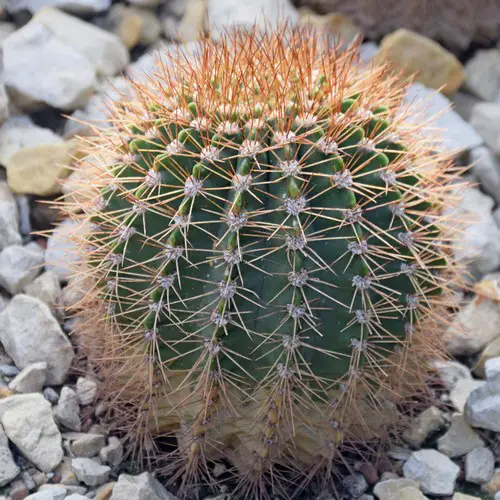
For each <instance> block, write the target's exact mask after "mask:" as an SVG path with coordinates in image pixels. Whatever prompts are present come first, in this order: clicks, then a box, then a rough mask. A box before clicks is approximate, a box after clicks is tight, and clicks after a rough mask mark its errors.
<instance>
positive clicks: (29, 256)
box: [0, 242, 43, 295]
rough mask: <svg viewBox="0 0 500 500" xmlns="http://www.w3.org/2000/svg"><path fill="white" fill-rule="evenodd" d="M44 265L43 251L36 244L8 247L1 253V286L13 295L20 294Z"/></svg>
mask: <svg viewBox="0 0 500 500" xmlns="http://www.w3.org/2000/svg"><path fill="white" fill-rule="evenodd" d="M42 265H43V249H42V248H41V247H40V246H38V245H37V244H36V243H34V242H31V243H28V244H27V245H26V246H21V245H11V246H8V247H7V248H4V249H3V250H2V251H1V252H0V285H1V286H3V287H4V288H5V290H7V291H8V292H9V293H10V294H12V295H15V294H17V293H20V292H21V291H22V289H23V288H24V287H25V286H26V285H28V284H29V283H31V282H32V281H33V279H34V278H35V277H36V276H37V274H38V273H39V272H40V270H41V266H42Z"/></svg>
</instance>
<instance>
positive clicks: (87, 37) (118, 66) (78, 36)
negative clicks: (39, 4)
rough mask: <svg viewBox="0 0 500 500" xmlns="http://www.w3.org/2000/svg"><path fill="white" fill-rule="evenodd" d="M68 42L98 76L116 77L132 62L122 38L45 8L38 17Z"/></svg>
mask: <svg viewBox="0 0 500 500" xmlns="http://www.w3.org/2000/svg"><path fill="white" fill-rule="evenodd" d="M33 21H34V22H35V23H40V24H41V25H43V26H44V27H45V28H47V29H49V30H50V31H51V32H52V33H53V35H54V36H55V37H56V38H57V39H58V40H60V41H61V42H63V43H64V44H65V45H67V46H68V47H70V48H71V49H73V50H74V51H75V52H78V53H79V54H81V55H82V56H84V57H85V58H86V59H87V60H88V61H90V63H91V64H92V66H93V69H94V71H95V73H96V74H97V75H98V76H113V75H116V74H117V73H119V72H120V71H121V70H122V69H123V68H124V67H125V66H126V65H127V64H128V62H129V53H128V51H127V49H126V48H125V46H124V45H123V44H122V43H121V42H120V40H119V39H118V37H116V36H114V35H112V34H111V33H108V32H107V31H105V30H103V29H100V28H98V27H97V26H94V25H93V24H90V23H86V22H84V21H82V20H81V19H78V18H76V17H73V16H70V15H68V14H65V13H64V12H61V11H59V10H57V9H43V10H42V11H40V12H39V13H38V14H37V15H36V16H35V17H34V18H33Z"/></svg>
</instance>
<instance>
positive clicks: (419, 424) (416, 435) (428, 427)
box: [403, 406, 445, 448]
mask: <svg viewBox="0 0 500 500" xmlns="http://www.w3.org/2000/svg"><path fill="white" fill-rule="evenodd" d="M444 423H445V421H444V418H443V414H442V413H441V410H439V408H436V407H435V406H431V407H429V408H427V409H426V410H425V411H423V412H422V413H421V414H420V415H418V416H417V417H416V418H414V419H413V420H412V422H411V423H410V426H409V427H408V428H407V429H406V430H405V432H404V433H403V439H404V440H405V441H406V442H407V443H408V444H410V445H411V446H413V447H415V448H416V447H418V446H420V445H421V444H422V443H423V442H424V441H425V440H426V439H427V438H428V437H429V436H430V435H431V434H432V433H433V432H435V431H437V430H438V429H439V428H441V427H442V426H443V425H444Z"/></svg>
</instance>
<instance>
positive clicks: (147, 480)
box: [110, 472, 177, 500]
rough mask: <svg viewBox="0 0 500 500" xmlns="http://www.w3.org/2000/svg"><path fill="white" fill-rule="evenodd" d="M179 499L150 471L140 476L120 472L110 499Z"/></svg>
mask: <svg viewBox="0 0 500 500" xmlns="http://www.w3.org/2000/svg"><path fill="white" fill-rule="evenodd" d="M132 498H134V499H135V500H177V498H176V497H175V496H174V495H172V494H171V493H169V492H168V491H167V490H166V489H165V488H164V487H163V486H162V485H161V484H160V483H159V482H158V481H157V480H156V479H155V478H154V476H153V475H152V474H150V473H149V472H143V473H142V474H140V475H138V476H130V475H128V474H120V476H119V477H118V481H117V483H116V485H115V487H114V488H113V494H112V495H111V498H110V500H130V499H132Z"/></svg>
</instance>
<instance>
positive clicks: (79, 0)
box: [7, 0, 111, 15]
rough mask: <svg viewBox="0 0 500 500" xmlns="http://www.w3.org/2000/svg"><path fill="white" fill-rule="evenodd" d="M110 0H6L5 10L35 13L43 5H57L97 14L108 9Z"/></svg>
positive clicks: (77, 11)
mask: <svg viewBox="0 0 500 500" xmlns="http://www.w3.org/2000/svg"><path fill="white" fill-rule="evenodd" d="M110 5H111V0H7V10H8V11H9V12H10V13H11V14H15V13H16V12H19V11H21V10H23V9H26V10H29V11H30V12H31V13H32V14H35V13H36V12H38V11H39V10H40V9H42V8H44V7H57V8H59V9H63V10H67V11H69V12H73V13H74V14H78V15H89V14H97V13H98V12H102V11H105V10H107V9H109V7H110Z"/></svg>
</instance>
